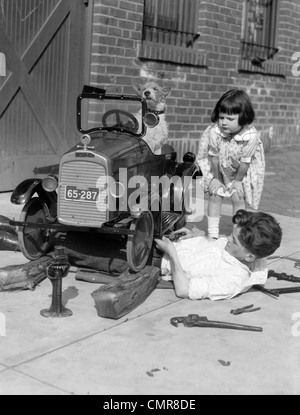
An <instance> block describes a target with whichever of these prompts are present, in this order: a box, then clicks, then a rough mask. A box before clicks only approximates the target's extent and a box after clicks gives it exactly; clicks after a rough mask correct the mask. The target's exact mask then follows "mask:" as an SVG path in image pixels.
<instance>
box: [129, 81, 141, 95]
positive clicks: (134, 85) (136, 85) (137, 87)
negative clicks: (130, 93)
mask: <svg viewBox="0 0 300 415" xmlns="http://www.w3.org/2000/svg"><path fill="white" fill-rule="evenodd" d="M131 85H132V88H133V89H134V90H135V91H136V92H137V93H138V94H140V93H141V90H142V85H141V84H138V83H136V82H132V84H131Z"/></svg>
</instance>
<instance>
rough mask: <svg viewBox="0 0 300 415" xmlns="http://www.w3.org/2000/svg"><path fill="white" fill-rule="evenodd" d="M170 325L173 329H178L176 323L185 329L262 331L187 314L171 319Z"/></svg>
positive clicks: (259, 328) (257, 328)
mask: <svg viewBox="0 0 300 415" xmlns="http://www.w3.org/2000/svg"><path fill="white" fill-rule="evenodd" d="M170 323H171V324H172V325H173V326H175V327H178V323H183V325H184V326H185V327H215V328H220V329H231V330H247V331H263V329H262V328H261V327H255V326H245V325H243V324H234V323H227V322H224V321H210V320H208V319H207V317H200V316H198V314H189V315H188V316H187V317H172V318H171V320H170Z"/></svg>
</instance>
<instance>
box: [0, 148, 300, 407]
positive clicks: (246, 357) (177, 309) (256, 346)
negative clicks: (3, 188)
mask: <svg viewBox="0 0 300 415" xmlns="http://www.w3.org/2000/svg"><path fill="white" fill-rule="evenodd" d="M297 151H298V150H297ZM292 153H293V154H292V157H294V159H293V160H295V161H297V160H299V155H300V151H298V153H296V150H295V149H293V151H292ZM276 154H277V153H276ZM276 154H275V152H274V153H273V152H271V154H270V156H269V155H268V156H267V157H268V160H270V159H271V162H270V164H269V165H268V164H267V174H266V183H267V187H266V190H265V191H264V192H265V193H264V196H263V200H262V206H261V210H264V211H267V212H269V213H273V214H274V216H275V217H276V218H277V219H278V220H279V222H280V223H281V226H282V228H283V233H284V237H283V242H282V245H281V247H280V249H279V250H278V251H277V252H276V254H274V255H273V256H272V257H270V258H269V259H268V263H269V269H273V270H275V271H276V272H286V273H287V274H293V275H295V276H298V277H300V269H299V267H298V266H299V264H298V263H297V262H298V261H300V244H299V240H298V238H299V235H300V214H299V209H300V205H299V207H298V205H297V203H296V202H295V204H294V203H293V202H292V201H291V200H290V199H289V200H283V201H281V202H282V203H285V204H284V206H282V205H280V204H279V203H275V200H276V201H277V199H279V198H282V197H283V194H284V192H285V191H286V188H287V181H288V180H289V178H291V177H292V176H293V175H294V174H297V172H293V173H292V172H291V170H293V167H294V161H293V163H286V165H285V169H286V170H285V171H284V172H283V170H284V168H283V164H282V163H283V162H282V159H284V157H283V156H282V157H281V159H280V157H279V155H278V157H279V160H277V159H276V157H275V156H276ZM281 154H282V151H281ZM294 154H296V155H294ZM273 157H274V159H273ZM285 157H286V158H288V155H287V154H286V155H285ZM275 159H276V160H277V161H276V163H277V164H276V163H275ZM268 162H269V161H268ZM268 162H267V163H268ZM298 164H299V163H298ZM289 171H290V174H289ZM268 172H269V174H268ZM273 173H275V174H273ZM275 176H276V181H277V179H278V177H279V178H281V184H280V183H279V180H278V181H277V184H276V186H278V188H279V190H278V194H276V196H273V197H271V196H269V194H268V192H271V188H272V186H273V187H274V189H276V186H275V184H274V181H273V178H275ZM297 177H299V173H298V176H297ZM283 178H284V180H282V179H283ZM290 186H291V188H290V190H289V192H288V194H289V195H291V194H294V195H297V197H298V194H299V185H298V183H296V182H291V184H290ZM293 186H295V187H293ZM273 191H274V190H273ZM268 203H269V205H268ZM280 206H282V207H280ZM280 208H281V209H282V210H281V211H277V209H278V210H280ZM19 209H20V208H19V207H15V206H12V205H10V203H9V194H1V195H0V214H1V215H4V216H9V217H14V216H15V217H18V214H19ZM230 217H231V206H229V205H224V207H223V217H222V221H221V232H222V233H228V230H229V229H230V227H231V218H230ZM202 226H204V223H202ZM25 262H27V261H26V259H24V257H23V256H22V254H21V253H14V252H0V267H1V268H3V267H4V266H6V265H14V264H17V263H25ZM75 272H76V269H75V268H71V271H70V273H69V275H68V277H67V278H65V279H64V280H63V304H64V305H65V306H66V307H67V308H69V309H71V310H72V312H73V316H72V317H69V318H64V319H45V318H43V317H42V316H41V315H40V310H42V309H45V308H49V306H50V304H51V292H52V286H51V284H50V282H49V281H48V280H46V281H44V282H43V283H42V284H41V285H40V286H39V287H38V288H37V289H36V290H35V291H34V292H31V291H18V292H9V293H8V292H5V293H0V395H73V394H75V395H89V394H91V395H107V396H113V395H149V398H150V397H153V396H154V395H174V398H175V397H176V395H186V396H187V395H203V394H207V395H214V394H221V395H230V394H246V395H256V394H257V395H265V394H271V395H277V394H278V395H287V394H294V395H298V394H299V393H300V371H299V367H300V351H299V350H300V293H294V294H282V295H281V296H280V297H279V299H273V298H271V297H269V296H267V295H265V294H263V293H261V292H258V291H255V290H251V291H250V292H248V293H245V294H243V295H241V296H239V297H236V298H234V299H232V300H225V301H219V302H212V301H210V300H204V301H190V300H182V299H178V298H177V297H176V296H175V294H174V292H173V290H172V289H162V288H157V289H155V290H154V292H153V293H152V294H151V295H150V296H149V297H148V298H147V300H146V301H145V302H144V303H143V304H142V305H140V306H139V307H137V308H136V309H135V310H133V311H132V312H131V313H129V314H128V315H126V316H125V317H123V318H121V319H119V320H110V319H104V318H100V317H98V315H97V312H96V309H95V307H94V301H93V299H92V297H91V293H92V292H93V291H95V290H96V289H97V288H98V287H99V285H94V284H89V283H86V282H80V281H77V280H75ZM296 285H297V284H295V283H289V282H284V281H277V280H276V279H275V278H270V279H269V280H268V282H267V285H266V286H267V287H268V288H274V287H284V286H296ZM249 304H254V305H255V307H261V310H260V311H258V312H255V313H249V314H242V315H238V316H234V315H232V314H230V310H231V309H234V308H239V307H243V306H245V305H249ZM193 313H195V314H199V315H201V316H207V317H208V318H209V319H210V320H221V321H228V322H233V323H240V324H247V325H253V326H261V327H262V328H263V332H262V333H255V332H246V331H233V330H224V329H223V330H222V329H212V328H205V329H204V328H185V327H183V326H179V327H178V328H176V327H174V326H172V325H171V324H170V318H171V317H174V316H184V315H187V314H193ZM4 323H5V324H4ZM199 409H200V408H199Z"/></svg>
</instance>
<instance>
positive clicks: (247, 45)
mask: <svg viewBox="0 0 300 415" xmlns="http://www.w3.org/2000/svg"><path fill="white" fill-rule="evenodd" d="M277 8H278V0H245V5H244V16H243V25H242V40H241V56H242V59H246V60H248V61H250V62H251V63H252V64H253V65H258V66H260V65H261V64H262V62H265V61H267V60H268V59H272V58H273V57H274V56H275V54H276V53H277V52H278V49H277V48H276V21H277Z"/></svg>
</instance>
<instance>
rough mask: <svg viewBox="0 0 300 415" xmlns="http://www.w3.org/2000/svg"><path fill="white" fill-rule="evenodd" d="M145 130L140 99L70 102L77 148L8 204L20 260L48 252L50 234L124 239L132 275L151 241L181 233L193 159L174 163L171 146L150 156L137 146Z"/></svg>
mask: <svg viewBox="0 0 300 415" xmlns="http://www.w3.org/2000/svg"><path fill="white" fill-rule="evenodd" d="M84 113H85V114H88V121H87V122H84V121H83V119H84V117H83V116H82V114H84ZM151 117H153V114H151ZM151 122H152V123H153V120H152V119H151ZM147 123H148V122H147V107H146V103H145V101H144V99H143V98H140V97H138V96H130V95H127V96H126V95H108V94H106V91H105V90H102V89H98V88H94V87H90V86H85V87H84V89H83V92H82V94H81V95H80V96H79V97H78V99H77V128H78V130H79V132H80V133H81V134H82V136H81V139H80V142H79V143H78V145H76V146H74V147H73V148H71V149H70V150H69V151H68V152H67V153H66V154H64V155H63V156H62V158H61V160H60V163H59V165H56V166H48V167H43V168H39V169H35V171H34V172H35V173H36V174H40V175H42V174H43V175H47V174H48V175H47V176H45V177H44V178H37V177H35V178H30V179H27V180H25V181H23V182H22V183H20V184H19V185H18V186H17V187H16V189H15V190H14V192H13V194H12V196H11V202H12V203H14V204H24V208H23V210H22V213H21V218H20V221H18V222H14V223H15V225H16V226H17V229H18V238H19V243H20V246H21V250H22V252H23V254H24V255H25V257H26V258H28V259H29V260H36V259H38V258H40V257H41V256H43V255H44V254H45V253H46V252H47V251H49V250H50V248H51V241H52V240H53V238H52V236H53V233H54V234H55V233H58V232H68V231H82V232H97V233H102V234H107V235H110V236H109V237H110V238H111V237H113V238H117V239H118V238H119V239H120V238H123V239H126V257H127V262H128V266H129V268H130V270H132V271H134V272H138V271H140V270H141V269H143V268H144V267H145V265H146V263H147V261H148V260H149V257H150V256H151V255H152V252H153V240H154V238H155V237H161V236H162V235H164V234H166V233H167V232H170V230H174V229H179V228H181V227H182V226H184V225H185V223H186V215H187V214H188V213H189V208H188V206H186V205H187V199H188V197H189V192H190V185H191V179H192V177H194V176H195V175H196V174H199V169H198V166H197V164H196V163H195V156H194V154H192V153H187V154H186V155H185V157H184V161H183V162H178V161H177V160H176V152H175V151H174V149H173V147H171V146H170V145H165V146H163V148H162V152H161V155H154V154H153V153H152V152H151V150H150V148H149V147H148V145H147V144H146V142H145V141H143V136H144V135H145V132H146V128H150V127H149V126H147ZM149 124H150V123H149Z"/></svg>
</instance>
